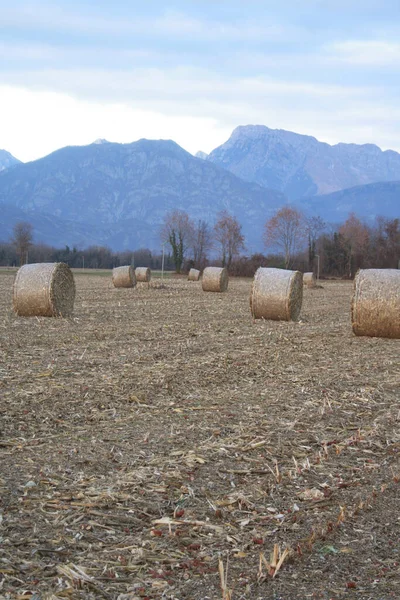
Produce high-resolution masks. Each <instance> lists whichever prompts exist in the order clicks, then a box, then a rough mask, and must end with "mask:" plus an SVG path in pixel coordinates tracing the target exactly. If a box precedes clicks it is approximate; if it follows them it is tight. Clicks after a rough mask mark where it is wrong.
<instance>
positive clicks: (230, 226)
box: [214, 210, 245, 269]
mask: <svg viewBox="0 0 400 600" xmlns="http://www.w3.org/2000/svg"><path fill="white" fill-rule="evenodd" d="M214 233H215V239H216V241H217V243H218V244H219V246H220V251H221V260H222V266H223V267H227V268H228V269H229V268H230V266H231V264H232V260H233V259H234V257H235V256H238V254H239V253H240V251H241V250H244V249H245V245H244V236H243V235H242V226H241V225H240V223H239V221H238V220H237V219H236V217H234V216H232V215H231V214H229V213H228V211H226V210H223V211H222V212H220V213H219V214H218V220H217V222H216V223H215V226H214Z"/></svg>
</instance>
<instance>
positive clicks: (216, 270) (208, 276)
mask: <svg viewBox="0 0 400 600" xmlns="http://www.w3.org/2000/svg"><path fill="white" fill-rule="evenodd" d="M228 283H229V275H228V271H227V269H225V268H222V267H206V268H205V269H204V271H203V279H202V284H201V285H202V288H203V292H226V290H227V289H228Z"/></svg>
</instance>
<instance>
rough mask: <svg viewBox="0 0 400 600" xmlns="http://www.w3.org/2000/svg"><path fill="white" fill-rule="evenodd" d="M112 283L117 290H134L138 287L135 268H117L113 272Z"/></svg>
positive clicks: (128, 266)
mask: <svg viewBox="0 0 400 600" xmlns="http://www.w3.org/2000/svg"><path fill="white" fill-rule="evenodd" d="M112 282H113V285H114V287H117V288H120V287H122V288H133V287H135V285H136V275H135V271H134V269H133V267H131V266H130V265H127V266H125V267H115V269H113V272H112Z"/></svg>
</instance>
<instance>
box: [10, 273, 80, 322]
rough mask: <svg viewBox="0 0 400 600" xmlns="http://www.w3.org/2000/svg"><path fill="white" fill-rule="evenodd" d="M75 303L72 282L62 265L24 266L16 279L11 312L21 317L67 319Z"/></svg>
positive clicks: (70, 274) (73, 284) (72, 278)
mask: <svg viewBox="0 0 400 600" xmlns="http://www.w3.org/2000/svg"><path fill="white" fill-rule="evenodd" d="M74 300H75V282H74V276H73V275H72V271H71V269H70V268H69V266H68V265H66V264H65V263H36V264H31V265H24V266H23V267H21V268H20V269H18V272H17V274H16V276H15V281H14V288H13V306H14V311H15V312H16V313H17V315H19V316H21V317H68V316H70V315H71V314H72V311H73V309H74Z"/></svg>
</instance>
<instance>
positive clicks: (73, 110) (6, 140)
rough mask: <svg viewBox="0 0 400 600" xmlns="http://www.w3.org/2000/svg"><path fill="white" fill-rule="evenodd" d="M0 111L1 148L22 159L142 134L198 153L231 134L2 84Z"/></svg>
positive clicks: (201, 123) (212, 124)
mask: <svg viewBox="0 0 400 600" xmlns="http://www.w3.org/2000/svg"><path fill="white" fill-rule="evenodd" d="M0 114H2V115H3V117H4V115H7V118H5V119H4V118H3V121H2V129H1V134H0V135H1V137H0V146H1V147H3V146H4V148H6V149H7V150H8V151H9V152H11V153H12V154H13V155H14V156H16V157H17V158H19V159H20V160H23V161H28V160H34V159H36V158H40V157H42V156H45V155H46V154H49V153H50V152H53V151H54V150H57V149H58V148H60V147H63V146H69V145H86V144H90V143H92V142H93V141H94V140H95V139H97V138H106V139H108V140H109V141H114V142H121V143H130V142H132V141H135V140H137V139H140V138H144V137H146V138H150V139H173V140H174V141H176V142H177V143H179V144H180V145H181V146H183V147H184V148H185V149H187V150H188V151H191V152H192V153H194V152H196V151H197V150H199V149H202V148H204V149H206V150H208V151H209V150H211V149H212V148H213V147H215V146H216V145H218V144H220V143H222V142H223V141H224V140H225V139H226V138H227V137H228V136H229V134H230V130H227V129H224V128H223V127H220V126H219V124H218V123H217V122H216V120H215V119H211V118H199V117H190V116H185V115H182V116H179V115H176V116H170V115H168V116H166V115H164V114H162V113H158V112H156V111H152V110H144V109H137V108H132V107H130V106H127V105H125V104H123V103H99V102H93V101H86V100H77V99H75V98H72V97H71V96H68V95H67V94H64V93H59V92H48V91H32V90H29V89H25V88H20V87H14V86H0Z"/></svg>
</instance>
